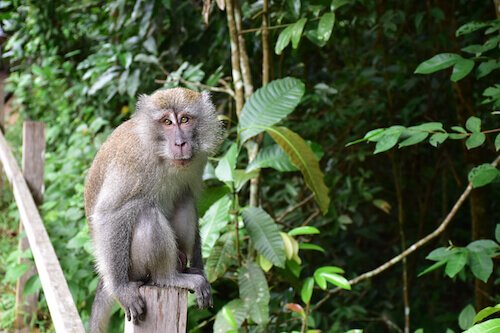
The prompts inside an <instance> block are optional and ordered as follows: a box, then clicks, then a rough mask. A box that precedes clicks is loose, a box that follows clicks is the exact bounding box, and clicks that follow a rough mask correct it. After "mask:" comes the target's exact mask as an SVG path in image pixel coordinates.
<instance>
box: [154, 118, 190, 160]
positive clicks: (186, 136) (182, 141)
mask: <svg viewBox="0 0 500 333" xmlns="http://www.w3.org/2000/svg"><path fill="white" fill-rule="evenodd" d="M196 122H197V119H196V117H195V116H194V115H193V114H191V113H188V112H186V111H180V112H175V111H174V110H166V111H165V112H164V114H163V116H162V117H161V118H160V120H159V124H160V144H161V145H163V147H160V149H161V155H163V156H164V157H167V159H168V160H169V161H170V163H171V164H173V165H175V166H177V167H185V166H187V165H188V164H189V163H190V162H191V159H192V158H193V154H194V153H195V150H196V149H197V145H196V142H195V138H194V134H195V129H196Z"/></svg>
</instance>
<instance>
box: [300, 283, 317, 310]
mask: <svg viewBox="0 0 500 333" xmlns="http://www.w3.org/2000/svg"><path fill="white" fill-rule="evenodd" d="M313 289H314V279H313V278H311V277H308V278H307V279H306V280H305V281H304V284H303V285H302V289H301V291H300V297H301V299H302V302H304V303H305V304H309V302H310V301H311V296H312V293H313Z"/></svg>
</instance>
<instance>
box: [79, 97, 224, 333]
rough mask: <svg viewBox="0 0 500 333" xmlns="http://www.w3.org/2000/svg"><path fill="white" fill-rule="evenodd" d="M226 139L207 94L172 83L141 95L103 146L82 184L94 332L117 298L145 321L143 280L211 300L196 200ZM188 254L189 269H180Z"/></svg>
mask: <svg viewBox="0 0 500 333" xmlns="http://www.w3.org/2000/svg"><path fill="white" fill-rule="evenodd" d="M221 139H222V127H221V124H220V122H219V121H218V120H217V116H216V114H215V108H214V106H213V105H212V103H211V102H210V98H209V95H208V94H206V93H202V94H200V93H197V92H194V91H191V90H188V89H184V88H175V89H168V90H160V91H157V92H155V93H154V94H152V95H151V96H147V95H143V96H141V97H140V98H139V101H138V103H137V111H136V113H135V115H134V117H133V118H132V119H130V120H128V121H126V122H125V123H123V124H122V125H120V126H119V127H118V128H116V129H115V131H114V132H113V133H112V134H111V136H110V137H109V138H108V140H107V141H106V142H105V143H104V144H103V145H102V147H101V149H100V150H99V152H98V154H97V155H96V158H95V160H94V162H93V164H92V167H91V168H90V170H89V174H88V177H87V182H86V186H85V213H86V215H87V219H88V221H89V226H90V230H91V236H92V239H93V244H94V249H95V256H96V264H97V265H96V267H97V270H98V272H99V276H100V282H99V285H98V288H97V291H96V297H95V300H94V304H93V307H92V314H91V318H90V332H105V331H106V327H107V322H108V319H109V312H110V310H111V308H112V304H113V299H116V300H118V301H119V302H120V304H121V305H122V307H123V308H124V309H125V312H126V314H127V318H128V319H129V320H130V319H133V320H134V323H137V322H138V320H142V319H143V318H144V315H145V306H146V305H145V304H144V300H143V299H142V297H141V296H140V294H139V292H138V289H139V287H140V286H141V285H142V284H144V283H151V284H154V285H160V286H174V287H181V288H187V289H190V290H193V291H195V293H196V295H197V300H198V305H199V306H200V307H202V308H203V307H207V306H210V305H211V302H212V300H211V295H210V285H209V284H208V282H207V280H206V278H205V275H204V271H203V262H202V259H201V244H200V242H201V240H200V236H199V233H198V218H197V214H196V208H195V201H194V200H195V198H196V197H197V196H198V195H199V192H200V190H201V185H202V173H203V169H204V166H205V164H206V161H207V156H208V155H210V154H212V153H214V151H215V150H216V148H217V146H218V145H219V144H220V142H221ZM186 257H187V258H188V259H189V262H190V267H188V268H186V269H185V271H184V272H178V271H177V269H178V268H179V267H182V269H184V267H185V263H184V262H185V258H186ZM179 258H181V259H183V261H184V262H183V263H182V264H181V265H178V262H179V260H178V259H179ZM186 273H187V274H186Z"/></svg>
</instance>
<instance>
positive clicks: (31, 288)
mask: <svg viewBox="0 0 500 333" xmlns="http://www.w3.org/2000/svg"><path fill="white" fill-rule="evenodd" d="M40 290H42V282H41V281H40V277H39V276H38V274H37V275H33V276H31V277H30V278H29V279H28V281H26V284H25V285H24V289H23V296H29V295H33V294H35V293H37V292H39V291H40Z"/></svg>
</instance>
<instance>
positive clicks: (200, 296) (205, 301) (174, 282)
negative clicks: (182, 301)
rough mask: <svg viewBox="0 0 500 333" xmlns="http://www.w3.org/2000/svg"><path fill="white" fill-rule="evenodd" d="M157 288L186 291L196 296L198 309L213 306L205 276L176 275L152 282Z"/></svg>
mask: <svg viewBox="0 0 500 333" xmlns="http://www.w3.org/2000/svg"><path fill="white" fill-rule="evenodd" d="M153 284H154V285H155V286H157V287H161V288H163V287H177V288H184V289H188V290H190V291H192V292H194V293H195V294H196V301H197V303H198V307H199V308H200V309H206V308H208V307H212V306H213V300H212V292H211V288H210V284H209V283H208V281H207V279H206V278H205V276H203V275H200V274H176V275H175V276H174V277H171V278H169V279H165V280H163V279H162V280H158V281H155V282H153Z"/></svg>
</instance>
